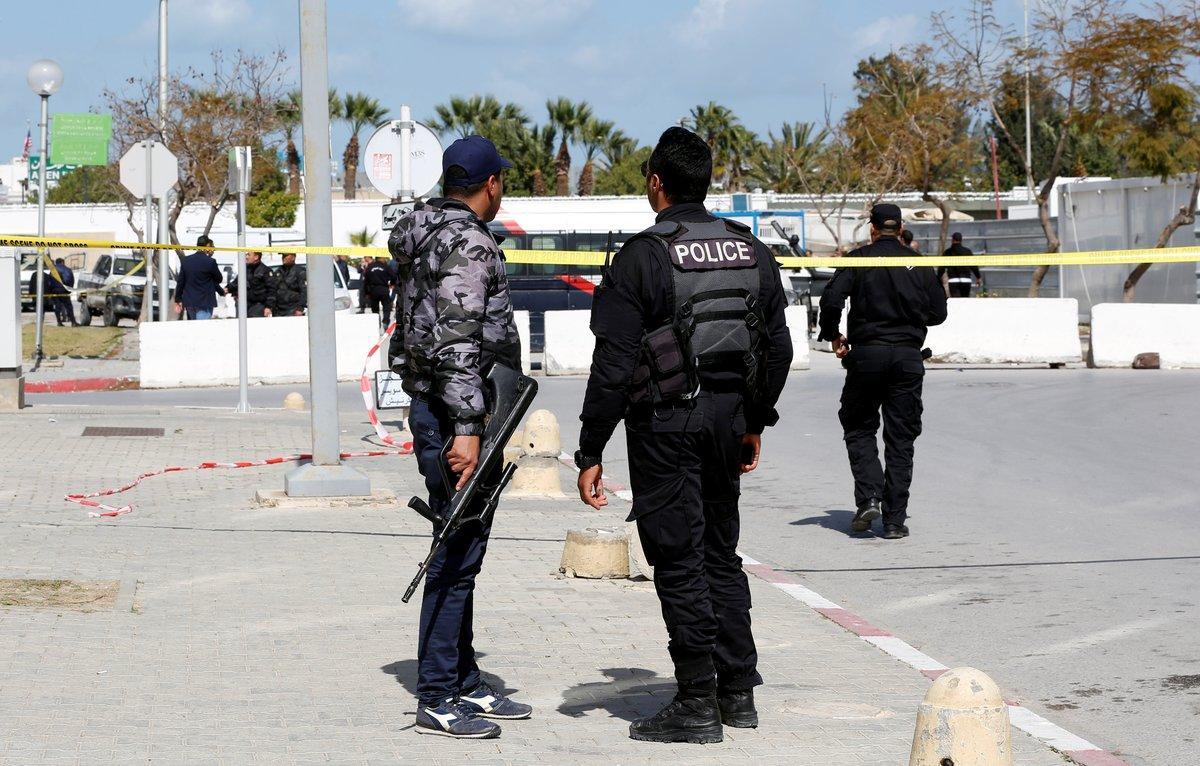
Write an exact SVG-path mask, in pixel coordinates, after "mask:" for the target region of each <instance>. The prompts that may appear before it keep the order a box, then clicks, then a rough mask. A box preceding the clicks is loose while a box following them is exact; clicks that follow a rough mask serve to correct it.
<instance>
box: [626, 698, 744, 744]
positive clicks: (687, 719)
mask: <svg viewBox="0 0 1200 766" xmlns="http://www.w3.org/2000/svg"><path fill="white" fill-rule="evenodd" d="M629 738H630V739H637V740H641V741H643V742H688V743H691V744H693V745H709V744H713V743H716V742H720V741H722V740H723V739H725V734H724V733H723V732H722V730H721V711H720V708H719V707H718V706H717V695H716V694H715V693H712V692H710V693H709V694H708V695H706V696H702V697H693V696H682V695H676V697H675V699H673V700H671V702H670V703H669V704H668V705H667V706H666V707H664V708H663V709H662V710H660V711H658V712H657V713H655V714H654V715H652V716H649V717H647V718H639V719H638V720H636V721H634V722H633V723H631V724H629Z"/></svg>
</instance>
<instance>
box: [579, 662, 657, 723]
mask: <svg viewBox="0 0 1200 766" xmlns="http://www.w3.org/2000/svg"><path fill="white" fill-rule="evenodd" d="M600 672H601V673H603V674H604V675H605V676H606V677H608V678H610V679H612V680H611V681H594V682H591V683H586V684H579V685H577V686H573V687H571V688H570V689H567V690H566V691H565V692H563V703H562V704H561V705H559V706H558V712H560V713H562V714H563V715H567V716H570V717H572V718H582V717H583V716H584V714H586V713H587V712H588V711H590V710H607V711H608V714H609V715H610V716H612V717H613V718H620V719H623V720H626V721H633V720H634V719H637V718H643V717H645V716H648V715H652V714H654V713H657V712H658V710H659V709H660V708H662V706H663V705H665V704H667V702H669V701H670V699H671V697H673V696H674V695H675V688H676V687H675V680H674V679H664V680H662V681H659V682H657V683H652V682H653V681H655V679H659V678H662V676H660V675H658V674H657V673H655V672H654V671H653V670H646V669H645V668H603V669H601V671H600Z"/></svg>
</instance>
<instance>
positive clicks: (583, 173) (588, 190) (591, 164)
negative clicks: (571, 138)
mask: <svg viewBox="0 0 1200 766" xmlns="http://www.w3.org/2000/svg"><path fill="white" fill-rule="evenodd" d="M613 130H614V126H613V124H612V123H611V122H608V121H607V120H597V119H596V118H595V117H593V118H592V119H590V120H588V121H587V122H585V123H584V124H583V127H582V128H580V129H579V145H580V146H582V147H583V169H582V170H580V171H579V196H581V197H587V196H590V195H591V194H592V191H593V189H595V186H596V167H595V166H596V157H597V155H599V154H600V153H601V152H602V151H603V150H604V148H605V147H606V146H608V143H609V140H610V139H611V138H612V135H613Z"/></svg>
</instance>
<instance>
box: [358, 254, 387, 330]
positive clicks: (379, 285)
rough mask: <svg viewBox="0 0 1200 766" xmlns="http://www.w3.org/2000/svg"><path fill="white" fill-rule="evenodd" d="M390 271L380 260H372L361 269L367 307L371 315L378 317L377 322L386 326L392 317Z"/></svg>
mask: <svg viewBox="0 0 1200 766" xmlns="http://www.w3.org/2000/svg"><path fill="white" fill-rule="evenodd" d="M393 284H395V280H394V279H393V278H392V271H391V269H389V268H388V265H387V263H385V262H384V260H383V259H382V258H372V259H371V260H370V261H368V262H367V266H366V268H365V269H363V285H364V287H365V289H366V294H367V305H368V306H370V308H371V313H373V314H378V315H379V321H380V322H381V323H382V324H384V325H386V324H387V323H388V319H389V317H391V315H392V285H393Z"/></svg>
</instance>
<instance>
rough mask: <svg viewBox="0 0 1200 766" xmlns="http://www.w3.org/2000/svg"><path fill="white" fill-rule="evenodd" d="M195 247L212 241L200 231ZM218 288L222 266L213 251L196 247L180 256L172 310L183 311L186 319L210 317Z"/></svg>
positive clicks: (205, 245) (219, 290) (207, 245)
mask: <svg viewBox="0 0 1200 766" xmlns="http://www.w3.org/2000/svg"><path fill="white" fill-rule="evenodd" d="M196 247H212V240H211V239H209V238H208V236H207V235H205V234H201V235H200V237H199V238H198V239H197V240H196ZM218 293H220V294H221V295H224V294H225V291H224V290H223V289H222V288H221V269H220V268H218V267H217V262H216V261H215V260H213V257H212V254H211V253H208V252H206V251H204V250H197V251H196V252H194V253H192V254H191V255H189V256H188V257H186V258H184V259H183V264H182V265H181V266H180V267H179V277H178V278H177V279H176V280H175V311H176V312H178V311H181V310H182V311H186V312H187V318H188V319H212V316H213V309H215V308H216V307H217V294H218Z"/></svg>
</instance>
